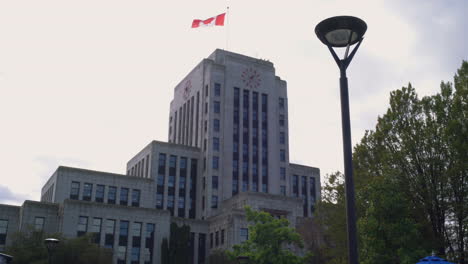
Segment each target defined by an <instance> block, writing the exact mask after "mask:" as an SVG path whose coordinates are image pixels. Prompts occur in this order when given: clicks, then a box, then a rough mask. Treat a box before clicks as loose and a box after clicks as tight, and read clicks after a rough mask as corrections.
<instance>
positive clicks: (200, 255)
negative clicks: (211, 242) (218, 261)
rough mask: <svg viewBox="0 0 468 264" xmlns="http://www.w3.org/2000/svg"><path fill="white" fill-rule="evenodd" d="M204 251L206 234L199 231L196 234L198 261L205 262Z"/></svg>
mask: <svg viewBox="0 0 468 264" xmlns="http://www.w3.org/2000/svg"><path fill="white" fill-rule="evenodd" d="M205 252H206V234H203V233H200V234H199V235H198V263H197V264H202V263H205V256H206V255H205Z"/></svg>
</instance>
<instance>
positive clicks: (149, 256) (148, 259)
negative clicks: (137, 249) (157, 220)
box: [144, 224, 155, 264]
mask: <svg viewBox="0 0 468 264" xmlns="http://www.w3.org/2000/svg"><path fill="white" fill-rule="evenodd" d="M154 230H155V226H154V224H146V233H145V251H144V258H145V259H144V260H145V264H150V263H152V262H153V250H154V249H153V248H154Z"/></svg>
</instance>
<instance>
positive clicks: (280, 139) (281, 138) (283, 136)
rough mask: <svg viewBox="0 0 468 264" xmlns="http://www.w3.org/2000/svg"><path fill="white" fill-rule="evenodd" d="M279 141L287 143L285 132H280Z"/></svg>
mask: <svg viewBox="0 0 468 264" xmlns="http://www.w3.org/2000/svg"><path fill="white" fill-rule="evenodd" d="M279 142H280V144H285V142H286V135H285V133H284V132H280V134H279Z"/></svg>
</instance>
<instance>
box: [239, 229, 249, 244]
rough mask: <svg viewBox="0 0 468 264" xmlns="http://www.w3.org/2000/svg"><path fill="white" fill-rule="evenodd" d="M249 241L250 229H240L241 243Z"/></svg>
mask: <svg viewBox="0 0 468 264" xmlns="http://www.w3.org/2000/svg"><path fill="white" fill-rule="evenodd" d="M248 239H249V229H248V228H241V229H240V241H241V242H244V241H246V240H248Z"/></svg>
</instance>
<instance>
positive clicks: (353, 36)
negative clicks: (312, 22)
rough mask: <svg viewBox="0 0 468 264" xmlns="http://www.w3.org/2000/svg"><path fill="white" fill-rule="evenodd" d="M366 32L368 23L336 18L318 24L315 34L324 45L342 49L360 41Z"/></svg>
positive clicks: (355, 18) (359, 20)
mask: <svg viewBox="0 0 468 264" xmlns="http://www.w3.org/2000/svg"><path fill="white" fill-rule="evenodd" d="M366 30H367V24H366V22H364V21H363V20H361V19H359V18H357V17H353V16H336V17H330V18H327V19H325V20H323V21H322V22H320V23H318V24H317V26H316V27H315V34H317V37H318V38H319V39H320V41H322V43H323V44H325V45H327V46H331V47H337V48H340V47H346V46H348V45H353V44H355V43H357V42H358V41H360V40H361V39H362V37H363V36H364V34H365V33H366Z"/></svg>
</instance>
